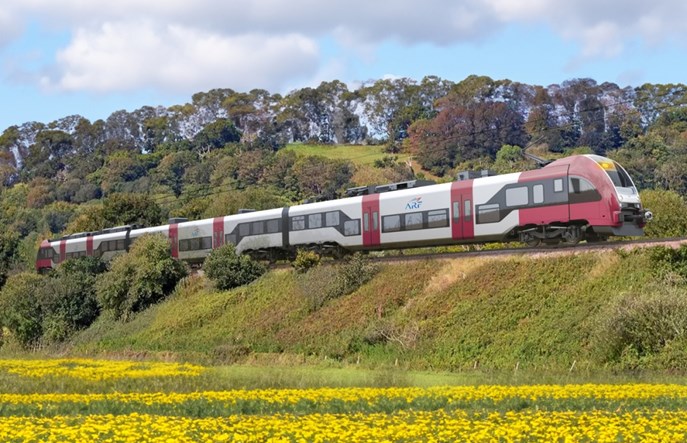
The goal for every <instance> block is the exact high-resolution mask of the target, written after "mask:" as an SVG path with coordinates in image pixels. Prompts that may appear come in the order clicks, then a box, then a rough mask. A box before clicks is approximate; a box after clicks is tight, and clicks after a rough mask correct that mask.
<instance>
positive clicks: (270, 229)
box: [267, 219, 279, 234]
mask: <svg viewBox="0 0 687 443" xmlns="http://www.w3.org/2000/svg"><path fill="white" fill-rule="evenodd" d="M275 232H279V220H277V219H274V220H267V233H268V234H274V233H275Z"/></svg>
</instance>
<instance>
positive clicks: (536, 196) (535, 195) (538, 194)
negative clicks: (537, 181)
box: [532, 185, 544, 204]
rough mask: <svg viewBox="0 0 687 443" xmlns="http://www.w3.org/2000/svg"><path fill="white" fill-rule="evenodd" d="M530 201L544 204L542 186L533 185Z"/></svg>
mask: <svg viewBox="0 0 687 443" xmlns="http://www.w3.org/2000/svg"><path fill="white" fill-rule="evenodd" d="M532 201H533V202H534V203H535V204H537V203H544V185H534V186H533V187H532Z"/></svg>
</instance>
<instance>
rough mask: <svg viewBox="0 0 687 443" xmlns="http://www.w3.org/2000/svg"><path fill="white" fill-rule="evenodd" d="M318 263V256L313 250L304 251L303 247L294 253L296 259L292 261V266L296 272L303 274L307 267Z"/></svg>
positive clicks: (309, 267)
mask: <svg viewBox="0 0 687 443" xmlns="http://www.w3.org/2000/svg"><path fill="white" fill-rule="evenodd" d="M319 264H320V256H319V254H318V253H317V252H315V251H306V250H304V249H299V250H298V254H296V259H295V260H294V261H293V263H292V266H293V267H294V269H296V272H298V273H299V274H303V273H304V272H307V271H308V269H311V268H314V267H315V266H317V265H319Z"/></svg>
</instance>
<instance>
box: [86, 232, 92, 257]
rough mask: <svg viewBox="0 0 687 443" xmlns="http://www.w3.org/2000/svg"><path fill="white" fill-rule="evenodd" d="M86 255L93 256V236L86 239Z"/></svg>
mask: <svg viewBox="0 0 687 443" xmlns="http://www.w3.org/2000/svg"><path fill="white" fill-rule="evenodd" d="M86 255H87V256H89V257H91V256H92V255H93V236H92V235H89V236H88V237H86Z"/></svg>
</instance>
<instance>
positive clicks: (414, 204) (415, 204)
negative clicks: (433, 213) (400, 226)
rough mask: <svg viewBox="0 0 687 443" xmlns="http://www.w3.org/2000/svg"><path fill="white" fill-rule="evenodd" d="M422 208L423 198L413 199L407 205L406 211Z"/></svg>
mask: <svg viewBox="0 0 687 443" xmlns="http://www.w3.org/2000/svg"><path fill="white" fill-rule="evenodd" d="M421 206H422V197H415V198H414V199H412V200H410V201H409V202H408V203H406V211H408V210H412V209H420V207H421Z"/></svg>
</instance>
